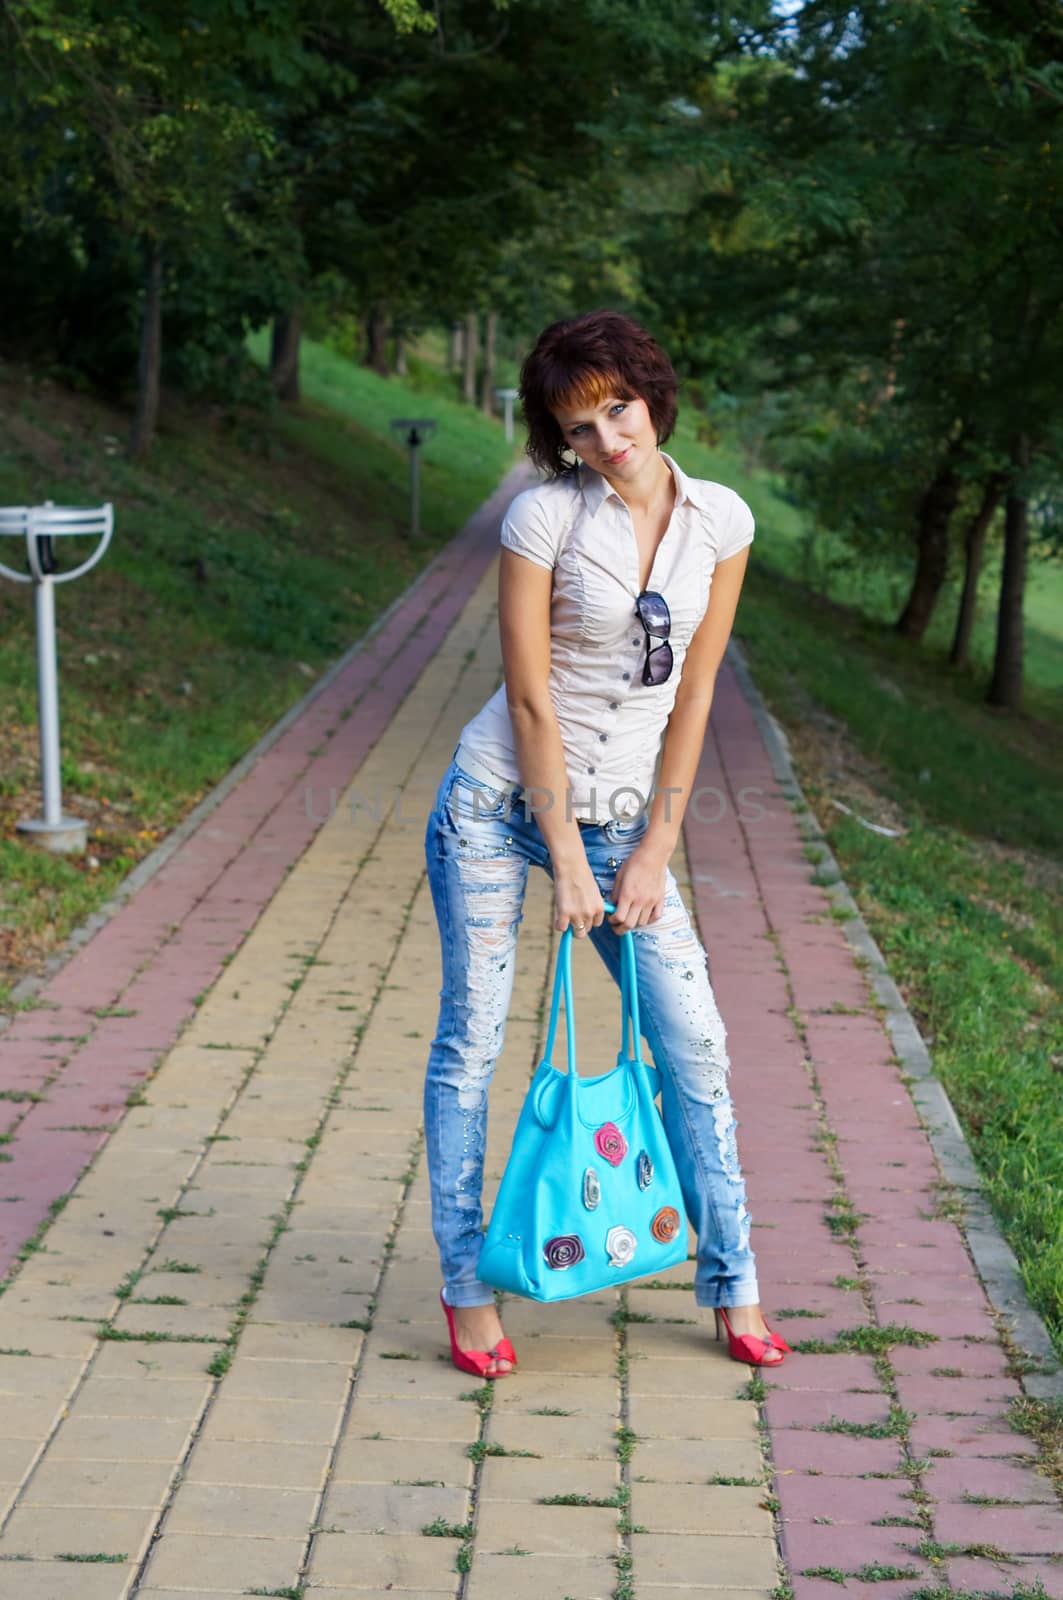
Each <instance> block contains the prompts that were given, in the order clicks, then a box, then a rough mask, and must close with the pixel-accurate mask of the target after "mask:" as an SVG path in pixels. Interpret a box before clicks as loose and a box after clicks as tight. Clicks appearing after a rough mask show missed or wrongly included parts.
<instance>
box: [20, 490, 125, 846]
mask: <svg viewBox="0 0 1063 1600" xmlns="http://www.w3.org/2000/svg"><path fill="white" fill-rule="evenodd" d="M113 531H114V507H113V506H112V505H111V504H110V502H108V504H107V505H103V506H97V507H95V508H93V509H82V508H80V507H76V506H57V505H53V504H52V502H51V501H50V500H46V501H45V503H44V505H42V506H0V535H2V534H10V535H13V536H15V537H18V538H22V539H24V540H25V541H26V565H27V566H28V567H29V572H28V573H25V572H16V571H15V570H14V569H13V568H12V567H6V566H4V564H3V563H2V562H0V573H2V574H3V576H4V577H5V578H10V579H11V580H12V581H13V582H14V583H32V584H33V588H34V598H35V601H36V609H37V704H38V707H39V717H40V739H41V793H42V796H43V800H44V816H43V817H32V818H27V819H24V820H23V821H20V822H19V823H18V824H17V829H18V832H19V833H22V834H25V835H26V836H27V838H28V839H29V840H31V841H33V842H35V843H37V844H42V845H44V846H45V847H46V848H47V849H48V850H54V851H56V852H59V853H62V854H72V853H76V852H78V851H81V850H84V848H85V845H86V843H87V841H88V823H87V822H85V821H83V820H82V819H81V818H80V817H67V816H64V815H63V803H62V795H61V793H60V770H61V769H60V765H59V677H58V672H57V669H56V651H55V585H56V584H57V583H69V582H70V581H71V580H72V579H73V578H80V577H81V576H82V574H83V573H86V572H88V570H89V568H90V567H94V566H95V565H96V563H97V561H99V559H100V557H101V556H102V555H103V552H104V551H105V550H106V548H107V546H108V545H109V544H110V542H111V534H112V533H113ZM67 534H74V535H78V536H80V537H82V538H84V537H86V536H88V537H90V538H91V537H97V538H99V540H100V543H99V544H98V545H97V547H96V549H95V550H94V551H93V553H92V555H91V556H89V558H88V560H87V561H83V562H82V563H81V565H80V566H79V567H75V568H74V569H73V571H72V572H57V571H56V566H57V563H56V557H55V548H54V545H53V543H52V541H53V540H54V539H56V538H59V537H62V536H63V535H67Z"/></svg>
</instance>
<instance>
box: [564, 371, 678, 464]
mask: <svg viewBox="0 0 1063 1600" xmlns="http://www.w3.org/2000/svg"><path fill="white" fill-rule="evenodd" d="M554 416H555V417H556V419H557V423H558V426H559V427H560V429H561V432H562V434H563V435H564V439H565V443H566V444H567V445H568V446H569V448H570V449H572V450H574V451H575V453H576V455H577V456H579V458H580V460H581V461H585V462H586V463H587V465H588V466H589V467H593V468H594V470H595V472H600V473H601V474H602V476H603V477H604V478H610V479H613V478H615V479H618V480H619V481H621V482H624V481H627V480H629V479H631V478H633V477H637V476H638V474H639V473H640V472H641V471H642V470H643V469H644V468H645V467H646V464H647V462H648V461H649V460H650V459H651V458H652V457H653V456H655V455H656V453H657V430H656V428H655V427H654V425H653V419H652V417H651V416H650V408H649V406H648V405H647V404H646V402H645V400H623V399H621V398H620V396H619V395H617V394H615V393H610V392H608V391H607V392H606V393H605V394H604V395H602V397H601V398H600V399H598V400H593V401H591V402H590V403H589V404H587V405H580V404H579V403H578V402H573V403H571V404H569V405H564V406H561V407H560V408H559V409H558V410H556V411H555V412H554Z"/></svg>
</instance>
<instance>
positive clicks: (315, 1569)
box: [306, 1533, 497, 1600]
mask: <svg viewBox="0 0 1063 1600" xmlns="http://www.w3.org/2000/svg"><path fill="white" fill-rule="evenodd" d="M459 1548H460V1545H459V1542H458V1540H457V1539H426V1538H425V1537H424V1536H423V1535H422V1534H419V1533H406V1534H402V1533H397V1534H392V1535H390V1536H382V1535H379V1534H372V1533H319V1534H318V1535H317V1536H316V1537H315V1539H314V1545H313V1549H312V1551H311V1554H310V1567H309V1570H308V1572H307V1579H306V1581H307V1583H308V1586H309V1587H310V1589H311V1590H313V1589H314V1588H316V1587H325V1588H327V1587H329V1586H330V1585H331V1586H335V1587H341V1586H343V1585H347V1586H350V1585H351V1584H352V1583H353V1584H355V1585H357V1586H363V1585H364V1586H365V1587H366V1588H373V1587H376V1588H380V1589H385V1590H387V1589H393V1590H398V1591H399V1592H400V1593H404V1592H405V1591H406V1590H407V1589H428V1590H429V1591H433V1590H434V1591H438V1590H443V1591H444V1592H446V1593H453V1590H454V1580H455V1574H456V1568H455V1565H454V1562H455V1557H456V1555H457V1552H458V1550H459ZM496 1600H497V1596H496Z"/></svg>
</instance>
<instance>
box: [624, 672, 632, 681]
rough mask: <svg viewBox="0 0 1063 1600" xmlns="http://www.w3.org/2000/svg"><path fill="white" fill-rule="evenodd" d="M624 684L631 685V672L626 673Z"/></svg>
mask: <svg viewBox="0 0 1063 1600" xmlns="http://www.w3.org/2000/svg"><path fill="white" fill-rule="evenodd" d="M624 682H625V683H630V682H631V674H630V672H625V673H624Z"/></svg>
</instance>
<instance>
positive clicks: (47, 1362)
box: [0, 1356, 85, 1396]
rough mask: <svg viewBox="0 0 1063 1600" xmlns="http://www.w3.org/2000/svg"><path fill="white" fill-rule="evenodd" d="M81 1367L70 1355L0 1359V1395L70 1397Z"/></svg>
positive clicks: (0, 1357) (6, 1357)
mask: <svg viewBox="0 0 1063 1600" xmlns="http://www.w3.org/2000/svg"><path fill="white" fill-rule="evenodd" d="M84 1365H85V1364H84V1362H83V1361H78V1360H77V1359H76V1357H71V1356H67V1357H65V1358H64V1357H61V1356H0V1395H8V1394H23V1395H49V1396H51V1395H64V1394H69V1392H70V1390H71V1389H72V1388H73V1386H74V1384H75V1383H76V1382H77V1380H78V1378H79V1377H80V1376H81V1373H82V1372H83V1370H84Z"/></svg>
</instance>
